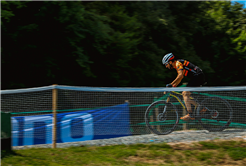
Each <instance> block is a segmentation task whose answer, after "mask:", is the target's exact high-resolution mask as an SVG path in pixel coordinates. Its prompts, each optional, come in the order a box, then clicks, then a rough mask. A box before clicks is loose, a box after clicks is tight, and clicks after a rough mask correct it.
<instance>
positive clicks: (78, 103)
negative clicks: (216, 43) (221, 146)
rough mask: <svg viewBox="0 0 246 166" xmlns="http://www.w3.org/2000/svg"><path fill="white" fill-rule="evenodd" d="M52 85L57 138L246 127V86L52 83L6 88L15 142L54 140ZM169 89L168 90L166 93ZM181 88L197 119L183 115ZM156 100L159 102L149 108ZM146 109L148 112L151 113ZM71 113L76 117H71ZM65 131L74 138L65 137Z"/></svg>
mask: <svg viewBox="0 0 246 166" xmlns="http://www.w3.org/2000/svg"><path fill="white" fill-rule="evenodd" d="M53 89H57V97H58V100H57V103H56V105H57V118H58V121H57V123H58V130H57V142H72V141H83V140H91V139H101V138H110V137H118V136H127V135H139V134H150V133H157V134H163V133H166V134H167V132H168V131H171V130H172V131H174V130H201V129H206V130H209V131H221V130H224V129H230V128H236V129H246V87H245V86H244V87H213V88H212V87H209V88H208V87H199V88H186V87H182V88H181V87H180V88H95V87H94V88H93V87H71V86H48V87H41V88H30V89H21V90H2V91H1V111H3V112H9V113H11V114H12V125H13V127H12V128H13V130H12V137H13V140H14V141H13V142H14V146H17V145H27V144H44V143H46V144H47V143H52V127H53V124H52V123H53V116H52V91H53ZM164 91H169V93H167V94H163V92H164ZM170 91H174V92H170ZM182 91H190V92H191V97H192V98H191V99H192V100H195V101H196V103H197V104H196V106H193V105H192V110H193V113H192V117H193V118H194V120H189V121H185V120H181V119H180V117H182V116H184V115H186V114H187V112H186V110H185V108H184V107H183V106H185V103H184V102H183V97H182V95H181V93H182ZM167 100H168V103H167V102H166V101H167ZM157 101H160V102H157ZM153 102H156V104H153V105H151V106H150V104H151V103H153ZM149 106H150V107H149ZM147 108H149V111H148V112H147V113H146V110H147ZM204 108H205V109H204ZM204 110H205V112H203V111H204ZM75 115H76V116H77V118H76V116H75ZM73 116H74V117H73ZM71 117H72V118H73V119H69V118H71ZM177 119H179V120H177ZM27 120H28V122H27ZM146 123H147V125H146ZM147 126H149V128H148V127H147ZM173 126H175V127H173ZM66 135H69V136H68V137H66V138H65V136H66ZM33 137H35V139H33Z"/></svg>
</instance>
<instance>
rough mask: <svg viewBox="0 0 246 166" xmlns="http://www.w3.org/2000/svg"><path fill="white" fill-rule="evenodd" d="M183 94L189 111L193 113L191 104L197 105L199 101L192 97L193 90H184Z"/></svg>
mask: <svg viewBox="0 0 246 166" xmlns="http://www.w3.org/2000/svg"><path fill="white" fill-rule="evenodd" d="M182 95H183V98H184V102H185V106H186V108H187V111H188V112H189V113H192V109H191V104H192V105H194V106H196V105H197V103H196V102H195V101H194V100H192V99H190V95H191V92H189V91H183V92H182Z"/></svg>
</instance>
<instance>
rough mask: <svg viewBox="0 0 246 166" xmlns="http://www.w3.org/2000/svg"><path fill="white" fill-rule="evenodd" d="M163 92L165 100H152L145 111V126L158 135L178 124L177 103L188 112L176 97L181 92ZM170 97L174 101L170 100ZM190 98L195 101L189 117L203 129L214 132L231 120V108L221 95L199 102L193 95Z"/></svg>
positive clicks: (171, 130)
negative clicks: (165, 96)
mask: <svg viewBox="0 0 246 166" xmlns="http://www.w3.org/2000/svg"><path fill="white" fill-rule="evenodd" d="M164 93H166V95H167V96H168V97H167V100H159V101H155V102H153V103H152V104H150V105H149V106H148V108H147V110H146V112H145V123H146V126H147V127H148V128H149V130H150V131H151V132H152V133H155V134H158V135H165V134H169V133H171V132H173V131H174V130H175V128H176V127H177V126H178V124H179V119H180V118H179V114H178V113H179V112H180V110H177V107H176V106H177V105H181V106H182V107H183V110H185V111H186V113H187V114H188V111H187V108H186V106H185V104H184V103H183V102H182V101H181V99H180V98H179V97H178V95H181V96H182V94H181V93H179V92H175V91H170V92H164ZM172 97H173V98H174V99H175V101H176V102H170V98H172ZM190 99H192V100H195V101H196V103H197V105H196V106H194V107H195V108H194V110H193V113H192V114H191V117H192V118H194V120H195V121H197V122H198V123H199V124H200V125H201V126H202V127H203V128H204V129H206V130H208V131H210V132H215V131H223V130H224V129H226V128H228V126H229V125H230V123H231V121H232V116H233V110H232V108H231V105H230V104H229V103H228V102H227V101H226V100H225V99H223V98H221V97H207V98H205V99H203V100H202V101H201V102H198V100H197V99H195V98H193V97H190ZM172 100H173V99H172ZM181 111H182V110H181ZM182 121H183V120H182ZM190 121H191V120H190Z"/></svg>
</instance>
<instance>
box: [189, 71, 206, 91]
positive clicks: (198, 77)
mask: <svg viewBox="0 0 246 166" xmlns="http://www.w3.org/2000/svg"><path fill="white" fill-rule="evenodd" d="M204 83H205V76H204V74H203V72H200V73H197V74H194V76H193V77H192V78H191V79H190V81H189V82H188V84H187V85H186V87H199V86H202V85H203V84H204Z"/></svg>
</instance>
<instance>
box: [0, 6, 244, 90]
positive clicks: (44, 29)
mask: <svg viewBox="0 0 246 166" xmlns="http://www.w3.org/2000/svg"><path fill="white" fill-rule="evenodd" d="M1 5H2V10H1V18H2V21H1V26H2V41H3V42H2V47H1V53H2V89H9V88H23V87H37V86H45V85H51V84H54V83H56V84H63V85H79V86H82V85H85V86H119V87H122V86H131V87H148V86H153V87H157V86H164V85H165V84H166V83H168V82H171V81H172V80H173V79H174V78H175V77H176V72H175V71H174V70H173V71H169V70H167V69H166V68H165V67H164V66H163V65H162V64H161V59H162V57H163V56H164V55H165V54H166V53H168V52H173V53H174V55H175V56H176V57H177V58H180V59H187V60H189V61H191V62H192V63H194V64H195V65H197V66H199V67H200V68H202V69H203V71H204V73H205V74H206V77H207V82H208V85H210V86H211V85H216V86H218V85H245V84H246V77H245V76H246V70H245V68H244V67H243V66H244V65H245V63H246V56H245V55H246V10H245V9H243V8H242V5H240V4H239V3H236V4H235V5H232V4H231V2H229V1H199V2H194V1H193V2H188V1H183V2H181V1H180V2H177V1H173V2H172V1H148V2H139V1H132V2H124V1H122V2H120V1H114V2H106V1H91V2H89V1H81V2H79V1H74V2H69V1H68V2H66V1H50V2H48V1H44V2H41V1H40V2H32V1H18V2H17V1H16V2H15V1H1ZM184 81H188V80H187V79H185V80H184Z"/></svg>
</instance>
